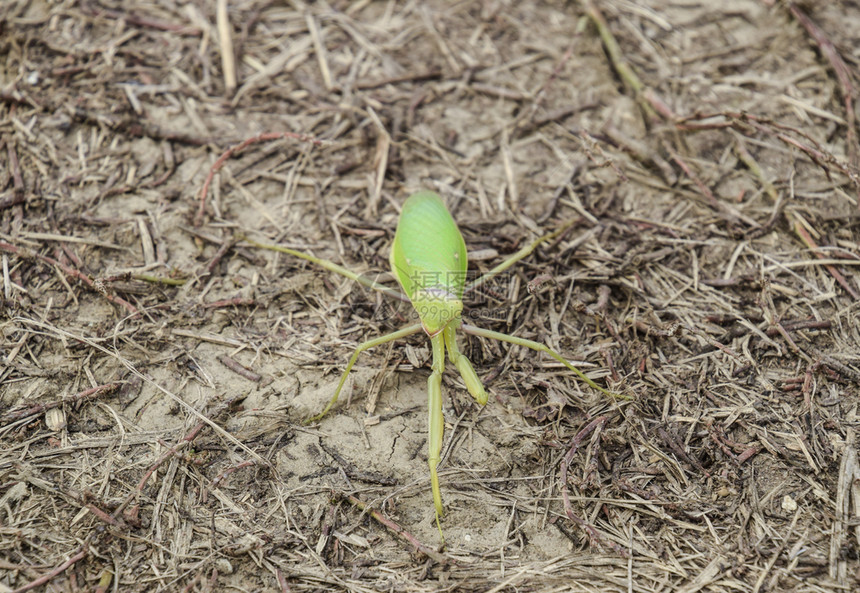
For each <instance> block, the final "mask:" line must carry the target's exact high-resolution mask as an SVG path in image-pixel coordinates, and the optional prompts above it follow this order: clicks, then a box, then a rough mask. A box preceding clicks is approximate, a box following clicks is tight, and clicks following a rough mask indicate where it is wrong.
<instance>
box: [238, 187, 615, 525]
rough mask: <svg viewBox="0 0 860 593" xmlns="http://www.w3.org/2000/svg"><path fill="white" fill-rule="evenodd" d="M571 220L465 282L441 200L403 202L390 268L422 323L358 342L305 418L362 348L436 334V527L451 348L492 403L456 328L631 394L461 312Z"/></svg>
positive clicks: (432, 436) (481, 397)
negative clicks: (472, 296) (474, 294)
mask: <svg viewBox="0 0 860 593" xmlns="http://www.w3.org/2000/svg"><path fill="white" fill-rule="evenodd" d="M571 224H573V223H572V222H571V223H568V224H566V225H563V226H562V227H561V228H559V229H557V230H555V231H553V232H551V233H549V234H547V235H544V236H542V237H539V238H538V239H536V240H535V241H533V242H532V243H530V244H529V245H526V246H525V247H523V248H522V249H520V250H519V251H518V252H516V253H515V254H513V255H512V256H511V257H509V258H508V259H506V260H505V261H503V262H502V263H500V264H499V265H497V266H496V267H494V268H492V269H491V270H490V271H489V272H487V273H486V274H484V275H483V276H481V277H480V278H478V279H477V280H474V281H472V282H470V283H467V282H466V270H467V267H468V261H467V256H466V243H465V241H464V240H463V235H462V234H461V233H460V229H459V228H458V227H457V224H456V222H454V219H453V217H452V216H451V213H450V212H449V211H448V209H447V208H446V207H445V204H444V203H443V202H442V199H441V198H440V197H439V196H438V195H437V194H435V193H433V192H430V191H420V192H418V193H415V194H413V195H412V196H410V197H409V198H408V199H407V200H406V202H405V203H404V204H403V208H402V211H401V213H400V219H399V221H398V224H397V230H396V232H395V235H394V242H393V244H392V246H391V255H390V263H391V270H392V272H393V273H394V276H395V277H396V278H397V281H398V282H399V284H400V286H401V288H402V289H403V292H404V293H405V294H406V296H407V297H408V299H409V302H411V304H412V306H413V307H414V308H415V311H416V312H417V314H418V318H419V320H420V323H416V324H414V325H410V326H408V327H405V328H403V329H400V330H398V331H395V332H392V333H389V334H386V335H384V336H380V337H378V338H374V339H372V340H367V341H366V342H363V343H361V344H359V346H358V347H357V348H356V349H355V352H354V353H353V354H352V357H350V359H349V363H348V364H347V365H346V369H344V371H343V374H342V375H341V377H340V381H339V382H338V384H337V388H336V389H335V392H334V395H333V396H332V397H331V400H329V402H328V404H327V405H326V406H325V408H324V409H323V410H322V412H320V413H319V414H317V415H316V416H313V417H311V418H309V419H307V420H306V423H310V422H316V421H318V420H320V419H321V418H323V417H324V416H325V415H326V414H328V412H329V410H331V408H332V406H334V405H335V403H336V402H337V399H338V396H339V395H340V392H341V390H342V389H343V386H344V384H345V383H346V380H347V377H348V376H349V372H350V371H351V370H352V367H353V366H354V365H355V363H356V361H357V360H358V357H359V355H360V354H361V353H362V352H364V351H365V350H368V349H370V348H373V347H375V346H379V345H381V344H385V343H387V342H391V341H393V340H397V339H400V338H405V337H406V336H410V335H413V334H416V333H418V332H420V331H422V330H423V331H424V333H426V334H427V336H428V337H429V338H430V344H431V348H432V353H433V362H432V366H431V373H430V377H429V378H428V379H427V395H428V407H429V436H428V449H429V452H428V456H427V462H428V464H429V466H430V482H431V486H432V490H433V504H434V506H435V510H436V521H437V524H438V523H439V518H440V517H441V516H442V495H441V492H440V489H439V476H438V473H437V467H438V465H439V462H440V460H441V458H440V455H441V451H442V440H443V436H444V428H445V425H444V419H443V415H442V373H443V371H444V370H445V354H446V352H447V355H448V360H449V361H450V362H451V364H452V365H454V366H455V367H456V368H457V370H458V371H459V373H460V376H461V377H462V379H463V382H464V383H465V384H466V389H468V391H469V393H470V394H471V396H472V397H473V398H474V399H475V401H476V402H478V404H480V405H482V406H483V405H484V404H486V403H487V392H486V390H485V389H484V385H483V383H482V382H481V380H480V379H479V378H478V375H477V373H476V372H475V369H474V367H473V366H472V363H471V362H470V361H469V359H468V358H466V356H465V355H464V354H463V353H461V352H460V350H459V348H458V347H457V330H458V329H460V330H463V331H464V332H465V333H467V334H469V335H473V336H480V337H483V338H490V339H494V340H501V341H503V342H509V343H511V344H515V345H517V346H525V347H526V348H530V349H532V350H535V351H537V352H544V353H546V354H548V355H549V356H551V357H553V358H554V359H556V360H557V361H559V362H561V363H562V364H563V365H564V366H565V367H567V368H568V369H569V370H570V371H572V372H573V373H575V374H576V375H577V376H578V377H579V378H580V379H582V380H583V381H584V382H585V383H587V384H588V385H589V386H590V387H592V388H594V389H596V390H598V391H600V392H602V393H604V394H606V395H608V396H610V397H614V398H622V399H629V398H627V397H626V396H623V395H619V394H615V393H612V392H610V391H608V390H607V389H604V388H603V387H601V386H599V385H597V384H596V383H595V382H594V381H592V380H591V379H590V378H589V377H587V376H586V375H585V374H584V373H583V372H582V371H580V370H579V369H577V368H576V367H575V366H573V365H572V364H570V362H568V361H567V360H566V359H565V358H564V357H562V356H561V355H560V354H559V353H557V352H555V351H554V350H552V349H551V348H549V347H547V346H546V345H544V344H541V343H540V342H534V341H532V340H526V339H524V338H519V337H516V336H511V335H508V334H503V333H500V332H495V331H491V330H487V329H482V328H479V327H475V326H473V325H469V324H466V323H464V322H463V320H462V317H461V314H462V311H463V295H464V294H465V293H467V292H468V291H471V290H473V289H475V288H476V287H478V286H481V285H482V284H484V283H486V282H487V281H488V280H490V279H491V278H493V277H495V276H497V275H498V274H500V273H501V272H504V271H505V270H507V269H508V268H510V267H511V266H512V265H514V264H515V263H517V262H518V261H520V260H521V259H523V258H524V257H526V256H528V255H529V254H531V253H532V252H533V251H534V250H535V249H536V248H537V246H538V245H540V244H541V243H543V242H545V241H548V240H552V239H554V238H555V237H557V236H559V235H560V234H561V233H562V232H564V231H565V230H567V228H569V227H570V226H571ZM249 242H250V243H252V244H254V245H256V246H258V247H263V248H266V249H271V250H275V251H279V252H282V253H286V254H289V255H292V256H294V257H298V258H301V259H304V260H307V261H309V262H311V263H314V264H317V265H319V266H321V267H323V268H325V269H327V270H330V271H332V272H336V273H338V274H341V275H343V276H346V277H347V278H350V279H353V280H355V281H357V282H360V283H362V284H364V285H366V286H368V287H370V288H372V289H374V290H379V291H381V292H385V293H388V294H391V295H393V296H395V297H398V298H400V294H399V293H398V292H397V291H395V290H392V289H391V288H388V287H385V286H383V285H380V284H378V283H376V282H373V281H371V280H368V279H367V278H364V277H362V276H360V275H359V274H356V273H355V272H353V271H351V270H348V269H346V268H343V267H342V266H339V265H337V264H335V263H334V262H331V261H329V260H324V259H320V258H317V257H314V256H312V255H310V254H308V253H304V252H302V251H297V250H294V249H289V248H287V247H281V246H276V245H265V244H262V243H257V242H255V241H250V240H249ZM440 532H441V528H440Z"/></svg>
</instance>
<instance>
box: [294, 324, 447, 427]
mask: <svg viewBox="0 0 860 593" xmlns="http://www.w3.org/2000/svg"><path fill="white" fill-rule="evenodd" d="M419 331H421V324H420V323H416V324H414V325H410V326H409V327H404V328H403V329H401V330H398V331H396V332H391V333H390V334H385V335H384V336H380V337H378V338H374V339H372V340H368V341H366V342H362V343H361V344H359V345H358V348H356V349H355V352H353V353H352V357H351V358H350V359H349V364H347V365H346V369H344V371H343V374H342V375H341V376H340V382H339V383H338V384H337V389H335V391H334V395H333V396H332V398H331V400H330V401H329V402H328V405H327V406H326V407H325V409H323V411H322V412H320V413H319V414H317V415H316V416H312V417H310V418H308V419H307V420H305V421H304V423H305V424H309V423H311V422H316V421H317V420H319V419H320V418H322V417H323V416H325V415H326V414H328V411H329V410H330V409H331V407H332V406H333V405H334V404H335V403H336V402H337V398H338V396H339V395H340V391H341V389H343V386H344V383H346V378H347V377H348V376H349V371H351V370H352V367H353V365H354V364H355V361H356V360H358V355H359V354H361V353H362V352H364V351H365V350H368V349H370V348H373V347H374V346H379V345H380V344H385V343H386V342H391V341H393V340H398V339H400V338H405V337H406V336H411V335H412V334H417V333H418V332H419ZM443 356H444V352H443ZM440 381H441V376H440ZM440 385H441V383H440ZM440 401H441V400H440ZM440 406H441V403H440Z"/></svg>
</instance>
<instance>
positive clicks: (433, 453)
mask: <svg viewBox="0 0 860 593" xmlns="http://www.w3.org/2000/svg"><path fill="white" fill-rule="evenodd" d="M430 343H431V345H432V346H433V372H432V373H430V377H429V378H428V379H427V404H428V408H429V418H430V422H429V424H430V426H429V428H430V430H429V435H428V438H427V445H428V453H427V464H428V465H429V466H430V485H431V487H432V488H433V504H434V505H435V506H436V524H437V525H438V523H439V517H441V516H442V494H441V492H440V491H439V475H438V474H437V473H436V466H437V465H439V462H440V461H441V460H442V457H441V456H442V439H443V437H444V436H445V419H444V417H443V416H442V372H443V371H444V370H445V338H444V337H443V334H437V335H435V336H433V337H432V338H430ZM439 532H440V533H441V532H442V528H441V527H440V528H439Z"/></svg>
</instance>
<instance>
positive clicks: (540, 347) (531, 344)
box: [462, 323, 633, 400]
mask: <svg viewBox="0 0 860 593" xmlns="http://www.w3.org/2000/svg"><path fill="white" fill-rule="evenodd" d="M462 327H463V331H464V332H466V333H467V334H471V335H473V336H480V337H482V338H490V339H492V340H499V341H501V342H508V343H510V344H516V345H517V346H525V347H526V348H531V349H532V350H535V351H537V352H545V353H547V354H549V355H550V356H552V357H553V358H554V359H556V360H557V361H559V362H560V363H561V364H563V365H564V366H566V367H567V368H568V369H569V370H570V371H572V372H573V373H575V374H576V376H577V377H579V378H580V379H582V380H583V381H585V383H586V384H588V386H589V387H591V388H592V389H596V390H597V391H600V392H601V393H603V394H605V395H608V396H609V397H611V398H613V399H626V400H631V399H633V398H632V397H630V396H629V395H625V394H622V393H613V392H611V391H609V390H608V389H605V388H603V387H601V386H600V385H598V384H597V383H595V382H594V381H592V380H591V379H590V378H589V377H587V376H586V375H585V373H583V372H582V371H580V370H579V369H578V368H576V367H575V366H573V365H572V364H570V363H569V362H568V361H567V360H566V359H565V358H564V357H563V356H562V355H561V354H559V353H558V352H556V351H555V350H553V349H552V348H550V347H549V346H546V345H545V344H541V343H540V342H535V341H532V340H526V339H525V338H518V337H516V336H509V335H508V334H503V333H500V332H494V331H492V330H489V329H483V328H480V327H475V326H474V325H467V324H465V323H464V324H463V326H462Z"/></svg>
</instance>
